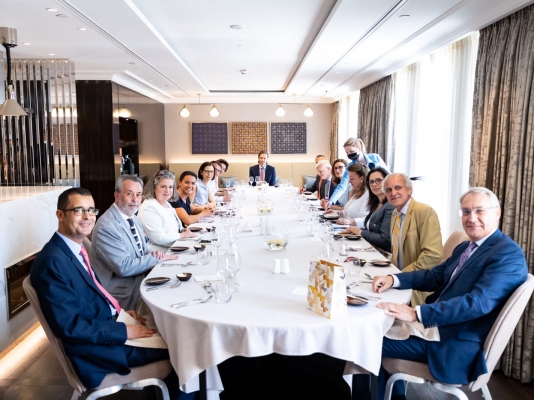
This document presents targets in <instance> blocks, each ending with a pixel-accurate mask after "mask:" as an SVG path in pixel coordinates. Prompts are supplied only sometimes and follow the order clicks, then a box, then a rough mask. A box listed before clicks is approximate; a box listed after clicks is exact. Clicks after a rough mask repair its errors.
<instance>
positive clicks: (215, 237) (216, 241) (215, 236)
mask: <svg viewBox="0 0 534 400" xmlns="http://www.w3.org/2000/svg"><path fill="white" fill-rule="evenodd" d="M211 244H212V245H213V246H215V248H216V249H217V259H218V258H219V248H220V247H221V246H222V244H223V243H222V237H221V234H220V232H219V230H218V229H214V230H212V231H211Z"/></svg>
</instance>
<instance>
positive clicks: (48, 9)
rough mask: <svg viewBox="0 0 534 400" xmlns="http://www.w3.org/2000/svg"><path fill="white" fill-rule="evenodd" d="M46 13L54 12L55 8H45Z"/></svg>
mask: <svg viewBox="0 0 534 400" xmlns="http://www.w3.org/2000/svg"><path fill="white" fill-rule="evenodd" d="M46 11H52V12H55V11H57V8H47V9H46Z"/></svg>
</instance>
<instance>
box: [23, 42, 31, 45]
mask: <svg viewBox="0 0 534 400" xmlns="http://www.w3.org/2000/svg"><path fill="white" fill-rule="evenodd" d="M22 44H23V45H26V46H29V45H30V44H31V43H28V42H26V43H22Z"/></svg>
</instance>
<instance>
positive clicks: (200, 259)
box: [197, 249, 211, 265]
mask: <svg viewBox="0 0 534 400" xmlns="http://www.w3.org/2000/svg"><path fill="white" fill-rule="evenodd" d="M210 257H211V251H208V250H206V249H204V250H199V251H197V263H198V264H199V265H206V264H209V262H210Z"/></svg>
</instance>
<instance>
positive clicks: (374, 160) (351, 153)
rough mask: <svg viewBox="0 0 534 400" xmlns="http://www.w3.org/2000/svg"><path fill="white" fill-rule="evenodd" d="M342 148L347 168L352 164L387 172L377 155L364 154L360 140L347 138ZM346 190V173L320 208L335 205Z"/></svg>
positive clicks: (347, 183) (387, 169)
mask: <svg viewBox="0 0 534 400" xmlns="http://www.w3.org/2000/svg"><path fill="white" fill-rule="evenodd" d="M343 148H344V149H345V152H346V153H347V157H348V158H349V159H350V160H351V162H350V163H349V166H350V165H354V164H362V165H366V166H367V167H368V168H376V167H382V168H384V169H385V170H386V171H389V168H388V166H387V165H386V163H385V162H384V160H382V158H381V157H380V155H379V154H370V153H367V152H366V149H365V144H364V143H363V141H362V140H361V139H356V138H354V137H351V138H348V139H347V140H346V141H345V143H344V144H343ZM348 189H349V176H348V173H347V172H345V175H343V178H341V182H340V183H339V185H337V189H336V191H335V192H334V194H333V195H332V197H331V198H330V199H329V201H323V202H321V205H322V207H323V208H325V209H328V207H330V205H332V204H335V203H336V201H338V200H339V198H340V197H341V196H342V195H343V193H345V192H346V191H348Z"/></svg>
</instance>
